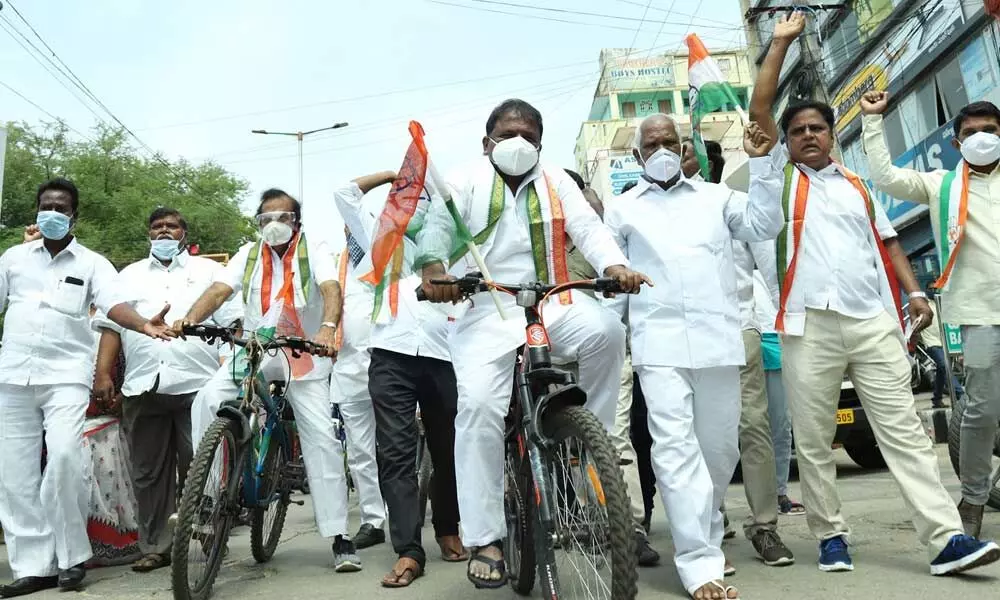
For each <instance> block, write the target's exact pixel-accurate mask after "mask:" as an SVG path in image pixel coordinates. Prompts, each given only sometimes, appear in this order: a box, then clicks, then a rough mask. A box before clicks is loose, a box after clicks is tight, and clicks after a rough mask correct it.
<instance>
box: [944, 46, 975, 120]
mask: <svg viewBox="0 0 1000 600" xmlns="http://www.w3.org/2000/svg"><path fill="white" fill-rule="evenodd" d="M961 58H962V57H961V55H959V56H956V57H955V58H953V59H951V60H950V61H948V64H946V65H945V66H944V67H942V68H941V70H939V71H938V73H937V84H938V90H940V92H941V99H942V100H943V101H944V112H945V116H946V117H947V118H949V119H951V118H953V117H954V116H955V115H956V114H958V111H959V110H961V109H962V107H963V106H965V105H966V104H968V103H969V96H968V94H966V92H965V81H963V79H962V67H961V65H960V64H959V63H960V60H961Z"/></svg>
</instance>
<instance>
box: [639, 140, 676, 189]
mask: <svg viewBox="0 0 1000 600" xmlns="http://www.w3.org/2000/svg"><path fill="white" fill-rule="evenodd" d="M642 168H643V170H644V171H645V172H646V176H647V177H649V178H650V179H652V180H653V181H658V182H660V183H666V182H668V181H670V180H671V179H673V178H674V177H677V174H678V173H680V172H681V157H680V156H677V155H676V154H674V153H673V152H671V151H670V150H667V149H666V148H660V149H659V150H657V151H656V152H654V153H653V155H652V156H650V157H649V158H648V159H646V161H645V163H643V165H642Z"/></svg>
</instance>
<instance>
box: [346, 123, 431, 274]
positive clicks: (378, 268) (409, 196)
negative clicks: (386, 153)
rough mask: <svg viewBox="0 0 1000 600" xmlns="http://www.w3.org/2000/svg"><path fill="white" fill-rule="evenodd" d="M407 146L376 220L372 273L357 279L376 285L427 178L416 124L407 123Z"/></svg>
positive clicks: (421, 134) (421, 133) (400, 240)
mask: <svg viewBox="0 0 1000 600" xmlns="http://www.w3.org/2000/svg"><path fill="white" fill-rule="evenodd" d="M410 135H411V136H413V142H412V143H410V147H409V149H407V151H406V156H405V157H403V166H401V167H400V168H399V172H397V173H396V179H395V181H393V182H392V190H391V191H390V192H389V197H388V198H387V199H386V201H385V209H383V210H382V214H381V215H379V218H378V229H377V230H376V232H375V238H374V240H373V241H372V251H371V259H372V270H371V272H370V273H368V274H367V275H365V276H363V277H361V280H362V281H365V282H368V283H370V284H372V285H378V284H379V282H381V281H382V277H383V276H384V275H385V269H386V267H387V266H388V265H389V261H391V260H392V255H393V252H395V250H396V247H397V246H399V245H400V244H402V243H403V236H404V235H406V228H407V226H409V224H410V219H412V218H413V213H415V212H416V211H417V203H418V202H419V201H420V196H421V194H422V193H423V191H424V179H425V177H426V176H427V146H426V145H424V128H423V127H421V126H420V123H417V122H416V121H410Z"/></svg>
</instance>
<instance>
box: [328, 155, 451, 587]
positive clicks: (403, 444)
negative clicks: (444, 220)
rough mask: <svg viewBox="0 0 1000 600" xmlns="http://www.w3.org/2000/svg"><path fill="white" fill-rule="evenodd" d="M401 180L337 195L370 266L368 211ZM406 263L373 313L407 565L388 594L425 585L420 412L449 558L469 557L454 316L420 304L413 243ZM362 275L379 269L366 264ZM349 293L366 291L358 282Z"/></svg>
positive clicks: (374, 391)
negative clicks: (372, 194) (459, 469)
mask: <svg viewBox="0 0 1000 600" xmlns="http://www.w3.org/2000/svg"><path fill="white" fill-rule="evenodd" d="M395 179H396V174H395V173H393V172H392V171H385V172H381V173H375V174H373V175H366V176H364V177H359V178H358V179H355V180H354V181H352V182H350V183H348V184H346V185H344V186H341V187H340V188H338V189H337V190H336V191H335V192H334V201H335V203H336V206H337V209H338V211H339V212H340V214H341V216H342V217H343V219H344V222H345V223H346V224H347V228H348V230H349V231H351V232H352V236H353V237H354V238H355V239H356V241H357V242H358V245H359V247H360V248H362V249H367V251H368V255H369V256H370V252H371V248H372V244H373V242H374V240H373V237H374V235H375V230H376V227H377V224H376V222H375V219H374V217H372V216H371V215H370V214H369V213H368V212H367V211H365V210H364V209H363V208H362V201H363V198H364V195H365V194H367V193H368V192H369V191H371V190H373V189H375V188H377V187H380V186H382V185H386V184H389V183H392V182H393V181H394V180H395ZM429 202H430V199H429V198H426V197H423V198H421V199H420V200H419V204H418V206H417V209H416V213H415V214H414V215H413V217H412V218H411V219H410V224H412V225H413V226H415V227H418V226H419V224H420V223H421V221H422V220H423V218H424V215H425V214H426V211H427V206H428V204H429ZM400 243H401V244H402V245H403V247H402V252H403V256H404V258H403V260H402V261H400V262H401V264H400V265H398V268H399V270H398V271H396V272H390V273H386V274H384V275H383V279H382V281H383V282H385V285H383V286H382V287H381V288H380V289H378V290H377V291H376V297H375V306H374V308H373V310H372V311H371V312H370V315H371V316H370V319H371V321H372V325H371V328H372V330H371V341H370V342H369V347H370V348H371V364H370V366H369V367H368V389H369V392H370V393H371V399H372V403H373V405H374V410H375V419H376V437H377V440H378V454H379V463H378V464H379V479H380V481H381V484H382V491H383V494H384V496H385V502H386V505H387V506H388V512H389V535H390V538H391V540H392V547H393V550H394V551H395V552H396V554H397V556H398V557H399V558H398V559H397V561H396V564H395V565H394V566H393V568H392V570H391V571H390V572H389V573H387V574H386V575H385V576H384V577H383V578H382V585H383V586H385V587H392V588H400V587H407V586H409V585H410V584H411V583H413V581H414V580H415V579H417V578H418V577H420V576H422V575H423V573H424V566H425V564H426V562H427V554H426V552H425V551H424V548H423V543H422V541H421V533H420V528H421V522H422V521H423V519H422V516H423V515H421V514H420V511H419V508H420V507H419V506H418V503H417V495H418V491H419V490H418V487H417V473H416V470H415V469H414V465H415V464H416V460H417V445H418V444H417V424H416V411H417V407H418V406H419V408H420V418H421V421H422V422H423V424H424V429H425V431H426V435H425V439H426V443H427V448H428V450H429V451H430V454H431V462H432V463H433V467H434V478H433V486H434V487H433V489H432V490H431V494H430V500H431V510H432V514H433V524H434V535H435V538H436V539H437V543H438V546H439V547H440V549H441V556H442V558H443V559H444V560H445V561H448V562H461V561H464V560H465V559H466V558H468V554H467V553H466V552H465V549H464V548H463V545H462V540H461V538H460V537H459V528H458V522H459V512H458V500H457V497H456V491H455V411H456V402H457V400H456V398H457V393H458V392H457V389H456V386H455V372H454V370H453V369H452V366H451V356H450V354H449V352H448V345H447V335H448V326H449V322H448V315H447V314H446V313H445V312H444V311H442V310H441V309H440V308H439V307H435V306H431V305H428V304H426V303H422V302H418V301H417V296H416V292H415V290H416V288H417V287H418V286H419V284H420V280H419V278H418V277H416V276H415V275H413V274H412V271H411V270H410V268H409V267H408V265H409V264H410V263H411V262H412V260H413V256H414V253H415V251H416V247H415V244H414V242H413V240H412V239H410V237H409V236H404V238H403V240H402V241H401V242H400ZM361 265H362V267H363V268H360V269H359V272H361V271H366V269H370V268H371V261H370V260H367V261H365V262H364V263H361ZM348 285H349V286H350V285H355V286H357V287H360V286H362V285H364V284H363V283H362V282H360V281H357V280H354V281H351V282H350V283H348Z"/></svg>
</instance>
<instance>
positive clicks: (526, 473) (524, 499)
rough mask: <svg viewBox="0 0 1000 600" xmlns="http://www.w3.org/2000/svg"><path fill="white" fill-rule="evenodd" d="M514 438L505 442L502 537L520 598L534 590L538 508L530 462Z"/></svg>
mask: <svg viewBox="0 0 1000 600" xmlns="http://www.w3.org/2000/svg"><path fill="white" fill-rule="evenodd" d="M517 439H518V438H517V437H516V436H515V437H512V438H511V439H510V441H508V442H507V457H506V461H505V463H506V464H505V465H504V516H505V517H506V518H505V520H506V522H507V537H505V538H504V550H503V554H504V560H505V561H506V563H507V575H508V577H509V582H510V587H511V588H512V589H513V590H514V592H515V593H517V594H519V595H521V596H528V595H530V594H531V590H532V589H534V587H535V576H536V574H537V560H536V557H535V527H536V524H535V522H536V520H537V519H538V505H537V504H536V503H535V498H534V494H533V491H534V489H535V486H534V481H533V480H532V478H531V463H530V462H528V456H527V454H526V453H525V454H523V455H522V453H521V448H520V445H519V444H518V441H517Z"/></svg>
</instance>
